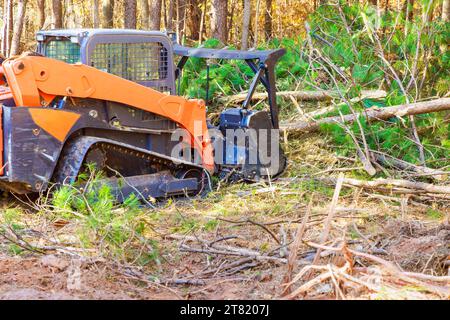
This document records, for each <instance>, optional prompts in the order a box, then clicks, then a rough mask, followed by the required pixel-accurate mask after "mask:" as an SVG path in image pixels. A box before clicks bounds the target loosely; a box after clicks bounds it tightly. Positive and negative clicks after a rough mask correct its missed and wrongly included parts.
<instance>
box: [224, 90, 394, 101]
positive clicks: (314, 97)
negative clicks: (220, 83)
mask: <svg viewBox="0 0 450 320" xmlns="http://www.w3.org/2000/svg"><path fill="white" fill-rule="evenodd" d="M267 97H268V95H267V92H260V93H254V94H253V96H252V101H254V100H264V99H267ZM277 97H283V98H290V97H293V98H296V99H297V100H303V101H329V100H332V99H333V98H338V97H340V96H339V93H338V92H337V91H334V90H328V91H325V90H324V91H280V92H277ZM385 97H386V91H384V90H362V91H361V99H381V98H385ZM246 98H247V93H240V94H236V95H233V96H226V97H223V98H221V99H220V101H222V102H228V103H238V102H242V101H244V100H245V99H246Z"/></svg>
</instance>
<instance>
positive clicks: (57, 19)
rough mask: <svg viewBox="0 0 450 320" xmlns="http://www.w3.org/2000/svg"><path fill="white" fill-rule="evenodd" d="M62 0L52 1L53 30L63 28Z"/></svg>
mask: <svg viewBox="0 0 450 320" xmlns="http://www.w3.org/2000/svg"><path fill="white" fill-rule="evenodd" d="M62 8H63V6H62V0H52V10H53V27H54V28H55V29H62V28H63V15H62Z"/></svg>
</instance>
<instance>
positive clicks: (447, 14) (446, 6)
mask: <svg viewBox="0 0 450 320" xmlns="http://www.w3.org/2000/svg"><path fill="white" fill-rule="evenodd" d="M442 21H444V22H449V21H450V0H444V2H443V3H442Z"/></svg>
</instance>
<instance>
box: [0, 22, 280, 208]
mask: <svg viewBox="0 0 450 320" xmlns="http://www.w3.org/2000/svg"><path fill="white" fill-rule="evenodd" d="M172 38H173V37H171V35H170V34H166V33H163V32H152V31H137V30H114V29H74V30H50V31H40V32H38V33H37V43H38V45H37V50H36V52H33V53H24V54H22V55H21V56H18V57H14V58H10V59H6V60H4V61H3V62H2V63H1V66H0V116H1V125H0V188H1V189H3V190H7V191H11V192H14V193H33V192H42V191H45V190H47V189H48V188H49V187H50V186H51V185H54V184H56V185H61V184H71V183H74V182H76V181H77V178H78V177H79V176H80V174H81V173H83V172H84V170H86V164H87V163H94V164H95V166H96V168H98V169H100V170H102V171H103V172H104V174H105V177H106V178H105V179H104V181H103V182H104V183H108V184H110V185H111V186H112V189H113V190H115V192H116V194H117V197H118V201H121V200H123V199H124V197H126V196H128V195H129V194H131V193H137V194H139V196H142V197H145V198H146V197H152V198H164V197H170V196H177V195H195V194H198V193H204V192H206V191H208V190H209V188H210V186H211V176H212V175H217V176H218V177H220V178H221V179H225V178H226V179H231V180H245V181H259V180H261V179H275V178H276V177H277V176H279V175H280V174H281V173H282V172H283V170H284V169H285V167H286V159H285V156H284V154H283V151H282V149H281V148H280V145H279V133H278V130H277V129H278V107H277V103H276V88H275V72H274V68H275V64H276V63H277V61H278V60H279V59H280V57H282V56H283V54H284V53H285V52H284V50H283V49H278V50H271V51H238V50H217V49H205V48H188V47H184V46H181V45H179V44H177V43H176V42H174V41H173V40H172ZM192 57H196V58H203V59H219V60H220V59H239V60H244V61H245V62H246V63H247V64H248V66H249V67H250V68H251V70H252V71H253V72H254V77H253V79H252V80H251V81H250V83H249V90H248V95H247V98H246V100H245V101H244V103H243V104H242V106H241V107H239V108H229V109H225V110H224V111H223V112H222V113H221V114H220V116H219V119H218V120H217V121H216V123H211V122H210V121H209V120H208V113H207V107H206V106H205V102H204V101H203V100H199V99H186V98H184V97H182V96H180V95H179V94H180V93H179V88H177V80H179V79H180V77H182V73H183V67H184V66H185V65H186V62H187V61H188V60H189V59H190V58H192ZM258 84H261V86H262V87H264V88H265V89H266V90H267V93H268V102H269V105H270V110H268V111H255V110H252V108H251V97H252V95H253V93H254V92H255V88H256V86H257V85H258Z"/></svg>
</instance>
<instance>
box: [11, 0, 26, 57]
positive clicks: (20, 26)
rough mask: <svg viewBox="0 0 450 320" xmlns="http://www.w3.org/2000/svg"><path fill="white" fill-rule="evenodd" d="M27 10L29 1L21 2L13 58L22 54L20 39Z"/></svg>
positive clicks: (15, 27)
mask: <svg viewBox="0 0 450 320" xmlns="http://www.w3.org/2000/svg"><path fill="white" fill-rule="evenodd" d="M26 8H27V0H19V1H18V3H17V15H16V19H15V21H14V31H13V36H12V42H11V55H12V56H14V55H16V54H19V52H20V38H21V36H22V30H23V23H24V18H25V10H26Z"/></svg>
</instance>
